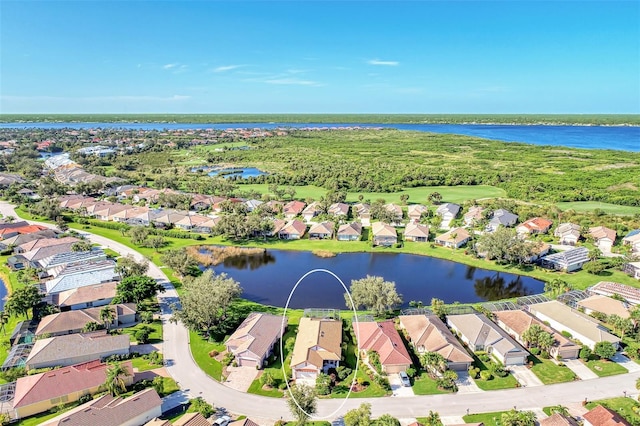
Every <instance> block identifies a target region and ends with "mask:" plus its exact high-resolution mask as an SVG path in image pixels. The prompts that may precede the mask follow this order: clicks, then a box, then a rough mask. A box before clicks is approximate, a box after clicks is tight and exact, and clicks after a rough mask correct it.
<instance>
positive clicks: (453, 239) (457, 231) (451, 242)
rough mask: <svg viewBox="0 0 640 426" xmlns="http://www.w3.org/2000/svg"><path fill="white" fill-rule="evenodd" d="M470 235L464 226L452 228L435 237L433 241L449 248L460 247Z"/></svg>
mask: <svg viewBox="0 0 640 426" xmlns="http://www.w3.org/2000/svg"><path fill="white" fill-rule="evenodd" d="M469 238H471V235H469V231H467V230H466V229H464V228H453V229H451V230H449V231H448V232H445V233H444V234H442V235H438V236H437V237H436V238H435V240H434V241H435V243H436V244H438V245H440V246H444V247H449V248H460V247H462V246H463V245H465V244H466V243H467V241H469Z"/></svg>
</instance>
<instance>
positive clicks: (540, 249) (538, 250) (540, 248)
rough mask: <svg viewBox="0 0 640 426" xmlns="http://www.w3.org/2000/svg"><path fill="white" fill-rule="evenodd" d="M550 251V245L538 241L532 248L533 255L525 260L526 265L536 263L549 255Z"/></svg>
mask: <svg viewBox="0 0 640 426" xmlns="http://www.w3.org/2000/svg"><path fill="white" fill-rule="evenodd" d="M550 251H551V245H550V244H547V243H543V242H542V241H537V242H535V243H534V245H533V246H532V247H531V255H530V256H529V257H526V258H524V259H523V260H524V263H535V262H537V261H538V260H540V259H541V258H543V257H544V256H546V255H548V254H549V252H550Z"/></svg>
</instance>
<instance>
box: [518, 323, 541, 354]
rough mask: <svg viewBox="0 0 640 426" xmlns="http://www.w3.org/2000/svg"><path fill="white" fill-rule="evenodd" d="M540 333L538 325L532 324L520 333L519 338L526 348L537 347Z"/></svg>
mask: <svg viewBox="0 0 640 426" xmlns="http://www.w3.org/2000/svg"><path fill="white" fill-rule="evenodd" d="M542 332H543V330H542V327H540V326H539V325H538V324H533V325H532V326H531V327H529V328H528V329H526V330H525V331H524V332H523V333H522V336H521V337H522V340H524V342H525V343H526V346H527V347H528V348H529V347H532V346H534V347H537V346H538V339H539V338H540V334H542Z"/></svg>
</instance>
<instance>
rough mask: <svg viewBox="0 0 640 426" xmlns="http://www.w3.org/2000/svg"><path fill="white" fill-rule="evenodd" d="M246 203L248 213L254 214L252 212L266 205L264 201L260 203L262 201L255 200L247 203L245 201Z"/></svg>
mask: <svg viewBox="0 0 640 426" xmlns="http://www.w3.org/2000/svg"><path fill="white" fill-rule="evenodd" d="M244 203H245V204H246V205H247V211H248V212H252V211H254V210H255V209H257V208H258V207H260V206H261V205H262V204H264V202H263V201H260V200H254V199H251V200H247V201H245V202H244Z"/></svg>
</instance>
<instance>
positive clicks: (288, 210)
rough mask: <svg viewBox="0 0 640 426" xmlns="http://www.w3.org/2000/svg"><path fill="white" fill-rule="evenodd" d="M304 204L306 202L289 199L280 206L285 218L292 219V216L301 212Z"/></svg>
mask: <svg viewBox="0 0 640 426" xmlns="http://www.w3.org/2000/svg"><path fill="white" fill-rule="evenodd" d="M305 206H306V204H305V203H303V202H302V201H298V200H293V201H289V202H288V203H287V204H285V205H284V206H283V207H282V213H283V214H284V216H285V217H286V218H287V219H293V218H294V217H296V216H298V215H299V214H300V213H302V210H304V207H305Z"/></svg>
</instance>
